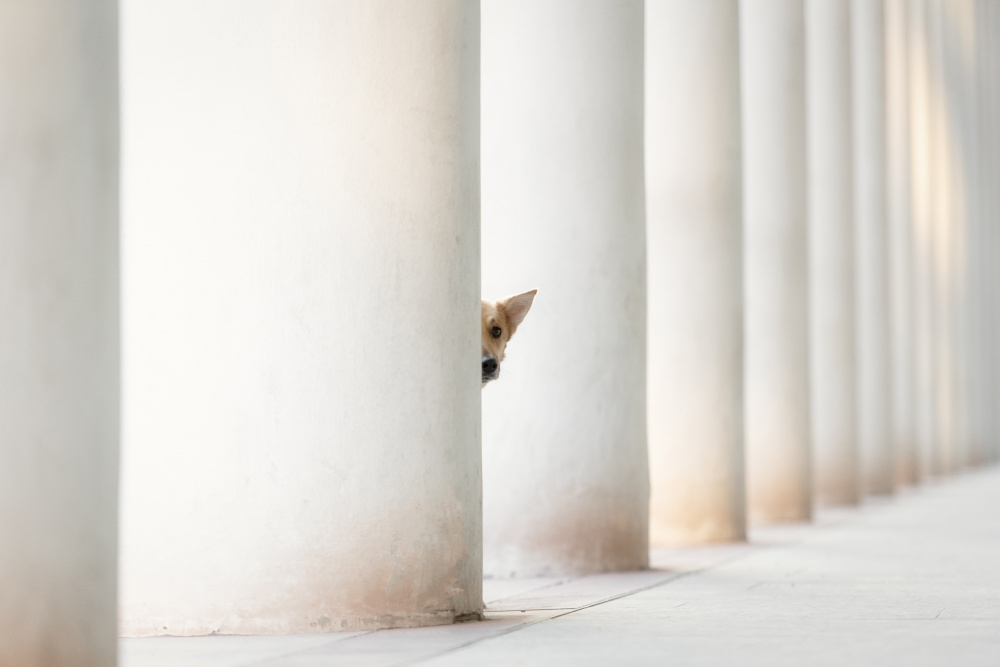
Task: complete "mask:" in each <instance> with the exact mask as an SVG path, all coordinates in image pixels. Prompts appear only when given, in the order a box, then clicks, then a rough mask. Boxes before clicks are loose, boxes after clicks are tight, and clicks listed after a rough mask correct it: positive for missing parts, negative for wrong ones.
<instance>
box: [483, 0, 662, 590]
mask: <svg viewBox="0 0 1000 667" xmlns="http://www.w3.org/2000/svg"><path fill="white" fill-rule="evenodd" d="M642 21H643V3H642V2H640V1H637V0H627V1H621V0H599V1H597V2H589V3H580V2H577V1H576V0H487V1H486V2H484V4H483V70H482V71H483V87H482V99H483V243H482V252H483V295H484V297H485V298H488V299H497V298H500V297H503V296H507V295H510V294H514V293H518V292H522V291H524V290H526V289H530V288H533V287H537V288H539V292H538V296H537V298H536V299H535V302H534V305H533V307H532V309H531V311H530V312H529V313H528V316H527V318H526V319H525V321H524V323H523V324H522V325H521V326H520V328H519V329H518V331H517V335H516V336H514V338H513V340H512V341H511V342H510V344H509V345H508V347H507V358H506V360H504V362H503V364H502V366H501V377H500V380H499V381H497V382H493V383H491V384H490V385H489V386H487V387H486V389H485V390H483V417H484V421H483V471H484V506H485V509H484V512H485V527H484V530H485V534H484V539H485V546H484V548H485V569H486V573H487V575H493V576H535V575H566V574H581V573H586V572H599V571H608V570H631V569H640V568H644V567H645V566H646V565H647V563H648V539H647V530H648V512H649V472H648V459H647V453H646V403H645V397H646V379H645V378H646V349H645V348H646V344H645V340H646V283H645V275H646V274H645V267H646V253H645V215H644V210H645V204H644V196H643V192H644V190H643V160H642V155H643V149H642V114H643V110H642V101H643V91H642V85H643V80H642V58H643V46H642V45H643V32H642Z"/></svg>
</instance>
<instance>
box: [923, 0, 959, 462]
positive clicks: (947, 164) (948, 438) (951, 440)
mask: <svg viewBox="0 0 1000 667" xmlns="http://www.w3.org/2000/svg"><path fill="white" fill-rule="evenodd" d="M945 2H946V0H928V3H927V32H928V59H929V63H930V66H929V71H930V88H929V90H930V104H929V114H930V136H931V140H930V154H931V155H930V165H931V180H930V200H931V267H932V276H933V283H932V284H933V292H932V294H933V297H932V299H933V300H932V312H933V319H932V327H933V329H932V332H933V363H934V366H933V369H934V370H933V376H932V377H933V386H934V426H935V429H934V434H933V437H934V439H933V443H934V445H933V454H932V457H931V461H930V462H931V472H932V473H933V474H935V475H948V474H951V473H952V472H953V467H954V459H955V451H954V450H955V446H956V442H955V437H954V435H955V415H954V407H955V401H954V399H955V393H954V390H955V387H954V382H953V381H954V377H953V373H954V371H955V366H954V358H953V357H952V354H951V352H952V323H953V321H954V313H953V312H952V305H953V300H952V298H951V297H952V293H951V290H952V287H953V283H952V281H951V276H952V272H953V264H952V257H951V256H952V242H953V239H952V224H953V211H952V194H953V193H952V188H951V176H952V170H953V169H954V155H953V154H952V152H951V148H952V145H951V143H950V141H949V139H950V137H949V122H950V114H949V109H948V103H949V101H950V100H949V90H948V77H947V75H946V72H945V67H946V61H945V41H944V32H945V31H944V3H945Z"/></svg>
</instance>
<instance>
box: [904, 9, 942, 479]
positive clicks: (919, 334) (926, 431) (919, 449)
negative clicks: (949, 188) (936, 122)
mask: <svg viewBox="0 0 1000 667" xmlns="http://www.w3.org/2000/svg"><path fill="white" fill-rule="evenodd" d="M927 1H928V0H909V3H908V8H909V10H910V12H909V20H908V23H909V31H908V37H909V45H908V50H907V52H908V54H909V64H908V69H909V73H910V79H909V83H910V87H909V88H910V89H909V99H910V151H911V169H912V171H911V179H912V181H911V182H912V189H911V197H912V199H911V201H912V207H911V208H912V211H913V227H912V231H913V320H914V325H913V332H914V389H915V392H914V410H915V411H916V416H917V419H916V454H917V456H916V460H917V471H918V476H920V477H925V476H926V475H928V474H930V473H931V472H932V471H933V467H932V462H933V460H934V434H935V432H936V426H935V422H936V418H935V417H936V414H935V407H934V406H935V392H934V270H933V263H932V260H933V240H934V239H933V219H932V211H931V205H932V200H931V187H932V184H933V180H932V175H933V174H932V165H931V87H930V84H931V78H930V53H929V51H930V40H929V31H928V28H929V26H928V20H927V18H928V17H927V15H928V11H927Z"/></svg>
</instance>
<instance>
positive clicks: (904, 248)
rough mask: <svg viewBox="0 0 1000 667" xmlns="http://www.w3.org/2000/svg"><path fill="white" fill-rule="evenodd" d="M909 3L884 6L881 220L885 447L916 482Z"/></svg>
mask: <svg viewBox="0 0 1000 667" xmlns="http://www.w3.org/2000/svg"><path fill="white" fill-rule="evenodd" d="M909 13H910V9H909V3H908V1H907V0H886V3H885V78H886V108H885V128H886V129H885V132H886V214H887V222H888V226H889V315H890V319H889V363H890V377H889V382H890V389H889V392H890V395H891V401H892V409H891V410H890V419H891V421H890V433H889V436H890V442H891V447H892V451H893V458H894V464H893V465H894V468H895V472H894V479H895V483H896V484H897V485H899V484H916V483H918V482H919V481H920V466H919V461H918V457H917V410H916V390H915V387H914V384H915V382H916V373H915V370H916V368H915V366H916V363H915V362H916V350H915V346H914V342H915V341H916V332H915V331H914V327H915V325H916V318H915V316H914V303H913V302H914V292H915V289H914V277H915V273H914V266H913V264H914V262H913V228H912V225H913V219H912V214H913V207H912V204H911V197H912V196H913V190H912V187H911V184H912V177H911V171H910V170H911V160H912V155H913V153H912V151H911V148H910V146H911V137H910V86H909V78H910V70H909V62H910V57H909V46H910V37H909Z"/></svg>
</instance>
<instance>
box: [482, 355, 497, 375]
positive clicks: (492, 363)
mask: <svg viewBox="0 0 1000 667" xmlns="http://www.w3.org/2000/svg"><path fill="white" fill-rule="evenodd" d="M496 372H497V360H496V358H494V357H483V375H493V374H494V373H496Z"/></svg>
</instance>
